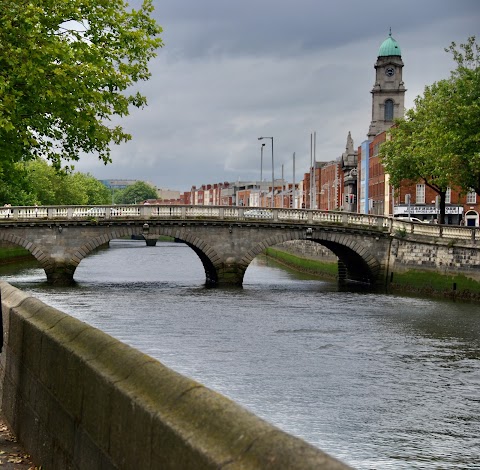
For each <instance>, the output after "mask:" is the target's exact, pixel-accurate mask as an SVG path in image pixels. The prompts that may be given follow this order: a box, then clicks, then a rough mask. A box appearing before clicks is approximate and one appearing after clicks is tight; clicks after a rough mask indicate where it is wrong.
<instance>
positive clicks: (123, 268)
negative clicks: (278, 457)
mask: <svg viewBox="0 0 480 470" xmlns="http://www.w3.org/2000/svg"><path fill="white" fill-rule="evenodd" d="M0 276H1V278H2V279H3V280H6V281H8V282H10V283H11V284H13V285H15V286H17V287H19V288H21V289H23V290H25V291H27V292H29V293H31V294H33V295H35V296H36V297H38V298H40V299H42V300H43V301H45V302H46V303H48V304H50V305H53V306H55V307H57V308H59V309H60V310H62V311H65V312H67V313H69V314H71V315H73V316H75V317H77V318H78V319H80V320H82V321H85V322H87V323H89V324H90V325H93V326H95V327H97V328H100V329H101V330H103V331H105V332H107V333H109V334H110V335H112V336H115V337H116V338H118V339H120V340H121V341H124V342H125V343H128V344H130V345H132V346H134V347H135V348H138V349H140V350H142V351H143V352H145V353H147V354H149V355H151V356H153V357H155V358H157V359H158V360H160V361H161V362H162V363H164V364H165V365H167V366H169V367H171V368H173V369H175V370H176V371H178V372H180V373H182V374H185V375H187V376H190V377H192V378H194V379H196V380H198V381H199V382H201V383H203V384H205V385H207V386H208V387H210V388H212V389H214V390H217V391H219V392H220V393H222V394H224V395H226V396H228V397H230V398H231V399H233V400H235V401H236V402H237V403H240V404H241V405H243V406H244V407H246V408H248V409H249V410H251V411H253V412H254V413H255V414H257V415H258V416H260V417H262V418H264V419H266V420H267V421H269V422H271V423H273V424H275V425H276V426H278V427H280V428H282V429H283V430H285V431H287V432H289V433H291V434H293V435H296V436H299V437H301V438H303V439H305V440H306V441H308V442H310V443H312V444H313V445H315V446H317V447H319V448H321V449H322V450H324V451H326V452H328V453H329V454H331V455H333V456H335V457H337V458H338V459H340V460H342V461H344V462H346V463H348V464H349V465H351V466H353V467H354V468H357V469H369V470H371V469H382V470H383V469H475V468H476V469H480V360H479V359H480V305H479V304H475V303H466V302H465V303H462V302H451V301H442V300H437V299H428V298H415V297H406V296H403V297H402V296H393V295H383V294H374V293H362V292H358V291H357V292H356V291H339V290H338V289H337V286H336V285H335V284H333V283H329V282H324V281H320V280H316V279H313V278H311V277H309V276H305V275H299V274H298V273H294V272H292V271H289V270H286V269H283V268H281V267H279V266H278V265H276V264H275V263H274V262H272V261H270V260H268V259H266V258H264V257H257V258H256V259H255V260H254V261H253V262H252V264H251V265H250V266H249V268H248V270H247V272H246V275H245V280H244V286H243V288H229V289H223V288H222V289H219V288H218V289H211V288H206V287H204V282H205V274H204V271H203V267H202V265H201V263H200V261H199V259H198V258H197V256H196V255H195V254H194V252H193V251H192V250H191V249H190V248H188V247H187V246H185V245H183V244H175V243H158V244H157V246H156V247H147V246H145V244H144V242H139V241H120V240H115V241H112V242H111V243H110V248H109V249H105V250H100V251H98V252H96V253H94V254H92V255H90V256H89V257H88V258H86V259H84V260H83V261H82V262H81V263H80V265H79V267H78V268H77V271H76V273H75V279H76V281H77V285H76V286H74V287H70V288H58V287H51V286H48V285H46V283H45V280H46V277H45V274H44V272H43V270H41V269H38V268H37V267H30V266H24V267H17V268H12V267H4V268H2V269H1V271H0Z"/></svg>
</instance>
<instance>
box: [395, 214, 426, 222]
mask: <svg viewBox="0 0 480 470" xmlns="http://www.w3.org/2000/svg"><path fill="white" fill-rule="evenodd" d="M395 218H396V219H398V220H403V221H406V222H420V223H421V224H428V220H421V219H419V218H418V217H402V216H400V217H395Z"/></svg>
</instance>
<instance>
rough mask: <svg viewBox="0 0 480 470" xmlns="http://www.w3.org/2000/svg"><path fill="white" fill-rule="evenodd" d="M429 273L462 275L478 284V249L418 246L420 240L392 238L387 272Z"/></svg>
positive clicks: (457, 246)
mask: <svg viewBox="0 0 480 470" xmlns="http://www.w3.org/2000/svg"><path fill="white" fill-rule="evenodd" d="M408 270H422V271H433V272H435V273H438V274H442V275H447V276H454V275H456V274H461V275H464V276H466V277H468V278H470V279H472V280H474V281H477V282H480V249H479V247H478V246H476V245H469V244H461V243H437V244H435V245H433V244H431V243H422V241H421V240H418V239H417V240H409V239H402V238H395V239H394V240H393V241H392V246H391V250H390V271H397V272H405V271H408Z"/></svg>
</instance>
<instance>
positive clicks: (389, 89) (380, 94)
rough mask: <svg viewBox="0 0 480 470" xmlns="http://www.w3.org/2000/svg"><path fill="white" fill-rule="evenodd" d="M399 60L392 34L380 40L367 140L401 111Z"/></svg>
mask: <svg viewBox="0 0 480 470" xmlns="http://www.w3.org/2000/svg"><path fill="white" fill-rule="evenodd" d="M402 70H403V61H402V53H401V51H400V46H399V45H398V43H397V41H395V39H393V38H392V32H391V31H390V34H389V35H388V38H387V39H385V41H383V43H382V45H381V46H380V50H379V51H378V57H377V62H376V63H375V85H374V86H373V89H372V91H371V93H372V122H371V123H370V128H369V130H368V140H370V141H371V140H373V138H374V137H375V136H376V135H377V134H380V133H381V132H383V131H385V130H387V129H388V128H390V127H391V126H392V125H393V123H394V122H393V121H394V119H397V118H401V117H403V115H404V112H405V91H406V90H405V86H404V83H403V79H402Z"/></svg>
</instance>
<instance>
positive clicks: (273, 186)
mask: <svg viewBox="0 0 480 470" xmlns="http://www.w3.org/2000/svg"><path fill="white" fill-rule="evenodd" d="M263 139H272V207H274V206H275V203H274V192H275V177H274V172H273V137H259V138H258V140H263Z"/></svg>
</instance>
